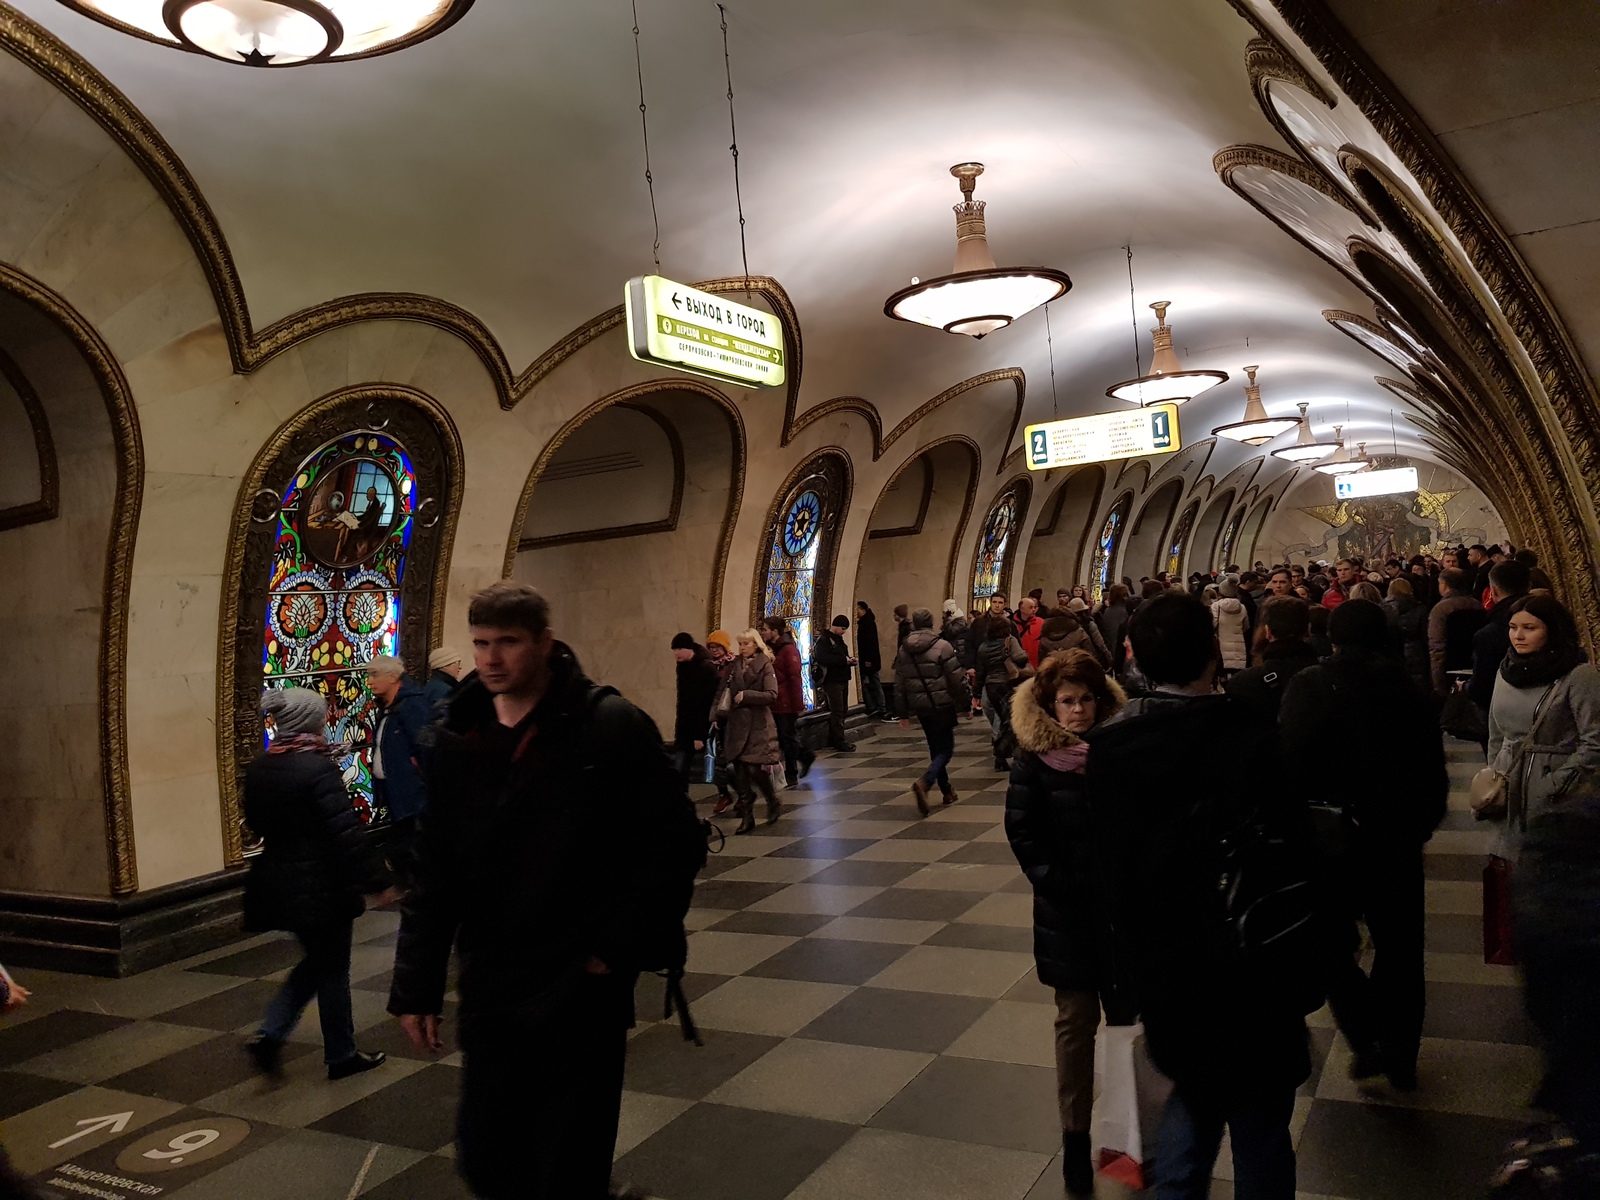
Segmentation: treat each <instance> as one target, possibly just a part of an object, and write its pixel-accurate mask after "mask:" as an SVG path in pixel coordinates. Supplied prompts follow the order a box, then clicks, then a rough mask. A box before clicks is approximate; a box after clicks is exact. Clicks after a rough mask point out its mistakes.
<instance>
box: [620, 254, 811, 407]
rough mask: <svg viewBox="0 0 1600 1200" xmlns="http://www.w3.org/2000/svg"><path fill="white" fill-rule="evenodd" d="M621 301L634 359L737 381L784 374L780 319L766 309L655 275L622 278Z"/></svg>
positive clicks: (745, 383) (778, 378)
mask: <svg viewBox="0 0 1600 1200" xmlns="http://www.w3.org/2000/svg"><path fill="white" fill-rule="evenodd" d="M623 304H624V307H625V310H626V312H627V318H628V351H629V353H631V354H632V355H633V357H634V358H636V359H638V360H639V361H640V362H649V363H656V364H657V365H659V366H663V367H671V368H672V369H673V370H675V371H686V372H688V373H689V374H691V375H702V376H705V377H706V378H708V379H716V380H719V381H721V382H725V383H734V384H738V385H739V386H740V387H778V386H780V385H781V384H782V383H783V382H784V380H785V379H786V378H787V374H786V371H785V362H784V347H783V325H782V323H781V322H779V320H778V318H777V317H775V316H773V315H772V314H771V313H769V312H766V311H764V310H762V309H759V308H751V307H750V306H749V305H745V304H736V303H734V302H733V301H731V300H729V299H727V298H726V297H724V296H713V295H712V294H711V293H710V292H702V291H700V290H699V289H698V288H692V287H689V286H687V285H686V284H682V283H674V282H673V281H672V280H670V279H666V278H664V277H663V276H660V275H639V276H635V277H634V278H632V279H630V280H628V284H627V287H626V288H624V289H623Z"/></svg>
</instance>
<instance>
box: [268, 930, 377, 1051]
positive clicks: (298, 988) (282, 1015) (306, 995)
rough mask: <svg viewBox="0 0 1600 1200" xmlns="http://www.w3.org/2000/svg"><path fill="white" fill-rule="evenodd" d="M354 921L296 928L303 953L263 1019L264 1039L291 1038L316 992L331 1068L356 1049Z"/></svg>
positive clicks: (324, 1045)
mask: <svg viewBox="0 0 1600 1200" xmlns="http://www.w3.org/2000/svg"><path fill="white" fill-rule="evenodd" d="M351 925H352V922H350V921H336V922H334V923H333V924H331V925H320V926H318V927H317V928H315V929H298V930H296V931H295V937H297V938H299V939H300V945H301V947H302V948H303V949H304V950H305V952H306V953H305V957H304V958H302V959H301V960H300V962H299V963H298V964H297V965H296V966H295V969H294V970H293V971H291V972H289V978H288V979H286V980H284V984H283V987H281V988H279V989H278V994H277V995H276V996H275V997H273V1000H272V1003H271V1004H269V1005H268V1006H267V1015H266V1016H265V1017H263V1018H262V1019H261V1035H262V1036H263V1037H266V1038H270V1039H272V1040H273V1041H275V1042H283V1041H287V1040H288V1038H289V1035H290V1034H291V1033H293V1032H294V1027H295V1026H296V1025H297V1024H299V1022H300V1014H301V1013H303V1012H304V1011H305V1009H306V1005H308V1004H310V1003H311V997H313V996H315V997H316V998H317V1015H318V1017H319V1018H320V1019H321V1021H322V1058H323V1061H324V1062H326V1063H327V1064H328V1065H329V1066H332V1065H333V1064H334V1063H339V1062H343V1061H344V1060H345V1059H347V1058H349V1057H350V1056H351V1055H353V1054H354V1053H355V1052H356V1031H355V1018H354V1017H353V1016H352V1015H351V1012H350V932H351Z"/></svg>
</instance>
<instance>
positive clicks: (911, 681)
mask: <svg viewBox="0 0 1600 1200" xmlns="http://www.w3.org/2000/svg"><path fill="white" fill-rule="evenodd" d="M894 678H895V683H894V695H895V704H896V706H897V707H898V708H899V710H900V728H902V729H909V728H910V727H911V721H910V718H911V717H916V718H917V723H918V724H920V725H921V726H922V736H923V737H924V738H926V739H927V742H928V769H927V770H926V771H924V772H923V773H922V777H921V778H920V779H917V780H915V781H914V782H913V783H912V785H911V791H912V794H913V795H915V796H916V798H917V811H918V812H920V813H921V814H922V815H923V816H927V815H928V788H929V786H930V785H932V784H935V783H937V784H938V785H939V792H940V794H941V795H942V796H943V797H944V802H945V803H946V804H954V803H955V802H956V800H958V799H959V797H958V796H957V795H956V790H955V788H953V787H951V786H950V776H949V775H947V774H946V773H945V768H946V767H947V766H949V765H950V760H951V759H952V758H953V757H954V756H955V752H956V722H957V721H958V720H959V714H960V713H963V712H966V711H967V710H968V709H969V708H970V707H971V704H972V700H971V696H970V694H969V693H968V691H967V673H966V671H964V670H963V669H962V667H961V662H960V660H959V659H957V658H956V651H955V647H953V646H952V645H951V644H950V643H949V642H947V641H945V640H944V639H943V638H942V637H940V636H939V635H938V634H937V633H936V632H934V628H933V614H932V613H931V612H929V611H928V610H927V609H925V608H917V609H913V610H912V612H911V634H910V636H908V637H907V638H906V640H905V644H904V645H903V646H901V647H900V651H899V653H898V654H896V655H895V660H894Z"/></svg>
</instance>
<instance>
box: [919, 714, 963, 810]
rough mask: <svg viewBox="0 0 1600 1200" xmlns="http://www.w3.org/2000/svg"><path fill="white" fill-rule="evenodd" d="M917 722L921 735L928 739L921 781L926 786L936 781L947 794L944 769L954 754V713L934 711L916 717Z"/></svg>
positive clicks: (947, 780)
mask: <svg viewBox="0 0 1600 1200" xmlns="http://www.w3.org/2000/svg"><path fill="white" fill-rule="evenodd" d="M917 723H918V724H919V725H921V726H922V736H923V737H925V738H927V739H928V769H927V770H926V771H924V772H923V773H922V782H923V784H924V785H926V786H931V785H932V784H934V783H937V784H938V785H939V790H940V791H941V792H944V793H945V794H946V795H948V794H949V792H950V776H948V775H946V774H945V773H944V769H945V768H946V767H948V766H949V765H950V760H951V759H952V758H954V757H955V754H956V715H955V713H954V712H951V713H949V714H946V713H942V712H941V713H936V714H935V715H933V716H931V717H918V718H917Z"/></svg>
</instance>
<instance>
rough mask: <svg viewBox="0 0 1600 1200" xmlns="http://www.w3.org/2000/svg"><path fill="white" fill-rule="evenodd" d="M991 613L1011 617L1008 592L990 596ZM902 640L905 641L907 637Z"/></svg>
mask: <svg viewBox="0 0 1600 1200" xmlns="http://www.w3.org/2000/svg"><path fill="white" fill-rule="evenodd" d="M989 615H990V616H991V617H1004V618H1005V619H1007V620H1009V619H1010V614H1009V612H1008V611H1007V609H1006V594H1005V593H1004V592H995V593H994V594H993V595H991V596H990V597H989ZM900 640H901V641H902V642H903V641H905V638H901V639H900Z"/></svg>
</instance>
